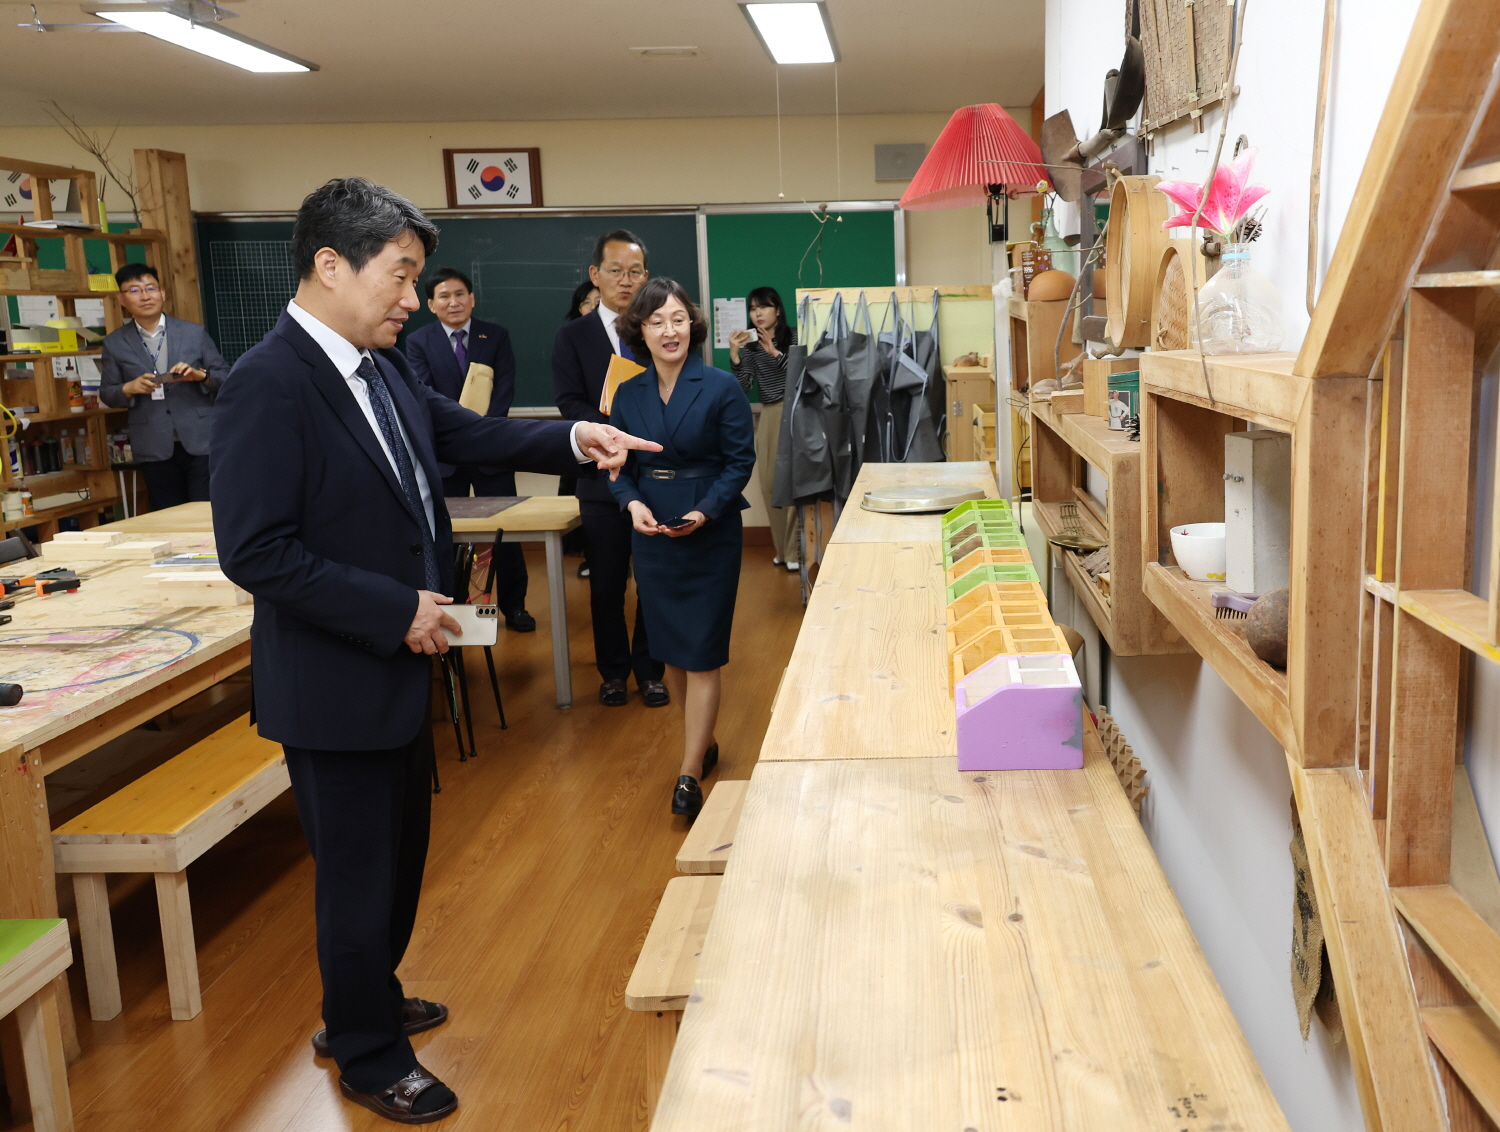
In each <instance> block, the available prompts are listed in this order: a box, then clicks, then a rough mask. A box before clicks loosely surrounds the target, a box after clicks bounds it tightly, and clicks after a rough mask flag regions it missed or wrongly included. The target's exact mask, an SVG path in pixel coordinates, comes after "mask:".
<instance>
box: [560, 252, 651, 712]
mask: <svg viewBox="0 0 1500 1132" xmlns="http://www.w3.org/2000/svg"><path fill="white" fill-rule="evenodd" d="M646 275H647V272H646V246H645V245H644V244H642V243H641V240H640V237H638V236H636V235H634V234H633V233H631V232H627V231H625V230H624V229H616V230H615V231H613V232H606V233H605V234H604V235H603V236H600V237H599V240H598V242H597V243H596V244H595V245H594V260H593V263H592V264H591V265H590V267H589V279H590V280H591V281H592V282H593V284H594V286H595V287H597V288H599V305H598V306H597V307H595V308H594V309H593V310H592V311H591V312H590V313H588V314H586V315H584V316H583V317H582V318H575V319H573V320H572V321H571V322H565V323H563V325H562V328H561V329H560V330H558V332H557V337H556V338H555V339H554V340H553V343H552V393H553V396H554V397H555V398H556V400H557V407H558V409H559V410H560V411H561V412H562V415H563V416H564V417H565V418H567V419H570V420H583V421H601V422H602V421H605V420H608V419H609V418H608V417H606V416H605V415H604V414H603V413H601V412H600V411H599V397H600V394H601V393H603V391H604V375H605V374H606V373H607V372H608V371H609V359H610V358H611V357H612V356H613V355H615V354H620V355H622V356H624V357H627V358H631V359H632V360H637V359H635V356H634V354H633V353H632V352H631V350H630V347H629V346H627V345H625V344H624V343H622V342H621V341H620V336H619V334H618V333H617V332H616V330H615V320H616V319H617V318H619V316H620V315H622V314H624V313H625V308H626V307H628V306H629V305H630V300H631V298H632V297H633V296H634V295H635V292H636V289H637V288H638V287H640V285H641V284H642V283H644V282H645V280H646ZM646 360H647V361H649V360H650V359H646ZM578 510H579V515H580V517H581V518H582V520H583V533H584V536H585V537H586V538H587V539H588V547H589V551H588V563H589V607H590V611H591V612H592V614H593V620H594V662H595V663H596V664H597V665H598V666H599V675H600V676H602V677H604V683H603V684H601V685H600V686H599V702H600V703H602V704H605V705H607V706H609V707H620V706H623V705H624V704H626V703H628V702H629V699H630V693H629V690H628V689H627V688H626V686H625V678H626V677H627V676H629V675H630V674H631V672H632V671H633V672H634V673H635V683H636V687H638V688H639V689H640V690H641V699H643V700H644V701H645V703H646V706H647V707H663V706H664V705H666V704H667V703H669V702H670V700H671V698H670V697H669V696H668V694H667V686H666V684H664V683H663V682H662V674H663V673H664V672H665V671H666V668H665V666H664V665H662V664H661V663H659V662H657V661H654V660H652V659H651V643H650V641H649V640H648V639H647V636H646V616H645V614H644V613H643V612H642V610H641V606H640V603H639V602H637V603H636V610H635V634H634V639H633V640H632V636H631V633H630V630H629V629H628V628H627V627H626V625H625V586H626V582H627V581H628V580H629V578H630V537H631V536H630V516H629V515H627V514H626V513H625V512H624V511H622V510H620V505H619V503H618V502H617V501H616V500H615V497H614V496H613V495H611V494H610V493H609V487H608V485H607V484H606V483H605V481H604V479H603V478H601V477H599V476H597V475H596V474H594V472H593V471H592V470H591V469H589V468H580V469H579V470H578Z"/></svg>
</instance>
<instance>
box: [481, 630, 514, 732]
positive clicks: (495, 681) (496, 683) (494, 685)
mask: <svg viewBox="0 0 1500 1132" xmlns="http://www.w3.org/2000/svg"><path fill="white" fill-rule="evenodd" d="M484 662H485V664H487V665H489V669H490V691H492V692H494V693H495V710H496V711H497V712H499V713H500V730H501V731H508V730H510V724H508V723H506V722H505V705H504V704H502V703H501V702H500V678H499V677H498V676H496V675H495V653H494V650H493V649H491V648H488V647H486V648H485V650H484Z"/></svg>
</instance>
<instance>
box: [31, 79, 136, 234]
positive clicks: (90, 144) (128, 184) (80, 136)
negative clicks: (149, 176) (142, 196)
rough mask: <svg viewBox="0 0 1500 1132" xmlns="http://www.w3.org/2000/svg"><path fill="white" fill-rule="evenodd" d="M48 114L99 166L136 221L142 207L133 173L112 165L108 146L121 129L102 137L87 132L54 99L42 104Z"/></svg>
mask: <svg viewBox="0 0 1500 1132" xmlns="http://www.w3.org/2000/svg"><path fill="white" fill-rule="evenodd" d="M45 107H46V110H47V113H48V115H49V116H50V117H51V118H52V120H53V121H54V122H56V123H57V124H58V125H59V126H60V127H62V131H63V133H65V134H67V135H68V138H69V139H70V140H71V141H72V142H73V144H74V145H76V146H78V148H79V149H81V150H83V151H84V152H85V153H87V154H88V155H89V156H90V157H92V158H93V159H94V160H95V161H97V162H98V163H99V166H100V168H102V169H103V170H104V175H105V176H106V177H108V178H109V179H110V180H111V181H113V182H114V183H115V185H116V186H118V188H119V190H120V191H121V192H122V193H124V194H125V196H126V198H127V199H129V201H130V210H131V212H133V213H135V215H136V217H137V218H139V217H140V214H141V206H140V203H139V201H137V199H136V191H137V190H136V183H135V170H133V169H131V168H130V167H128V166H122V165H119V164H117V163H116V162H115V160H114V158H113V157H112V156H111V154H110V147H111V146H112V145H113V144H114V141H115V135H116V134H117V133H119V132H120V127H119V126H118V125H116V126H115V128H114V129H113V130H111V131H110V132H109V136H108V137H105V136H104V135H103V134H102V133H100V132H99V131H97V130H90V129H88V128H87V127H85V126H84V125H83V124H82V123H80V122H79V121H78V119H77V118H75V117H73V115H71V114H69V113H68V112H67V111H66V110H64V109H63V108H62V107H61V106H59V105H58V104H57V101H56V100H55V99H48V100H47V102H46V103H45Z"/></svg>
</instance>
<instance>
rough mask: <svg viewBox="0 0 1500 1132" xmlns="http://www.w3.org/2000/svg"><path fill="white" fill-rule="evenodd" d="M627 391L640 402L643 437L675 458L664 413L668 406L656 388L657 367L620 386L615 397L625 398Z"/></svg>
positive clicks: (650, 367) (650, 368) (648, 369)
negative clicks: (654, 441) (643, 423)
mask: <svg viewBox="0 0 1500 1132" xmlns="http://www.w3.org/2000/svg"><path fill="white" fill-rule="evenodd" d="M627 390H630V391H632V392H634V394H635V396H636V398H637V399H638V400H639V402H640V406H641V416H642V417H643V418H645V428H644V429H643V430H642V435H643V436H646V437H649V438H651V439H654V440H656V441H657V442H658V443H659V444H661V446H662V448H663V449H664V450H665V453H666V455H668V456H670V457H674V458H675V456H676V450H675V449H673V447H672V436H671V433H670V432H669V431H668V430H667V424H666V420H665V416H666V414H665V413H664V412H663V411H662V410H663V409H665V408H666V406H665V405H663V404H662V403H661V393H659V392H658V391H657V387H656V367H655V366H654V365H653V366H648V367H647V368H646V372H645V373H638V374H636V375H635V376H634V377H632V378H631V379H630V380H629V381H627V382H626V383H625V384H624V385H622V386H620V388H619V390H618V391H617V392H616V393H615V396H616V397H620V396H623V395H625V393H626V391H627Z"/></svg>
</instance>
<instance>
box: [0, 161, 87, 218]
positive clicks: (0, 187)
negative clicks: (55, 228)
mask: <svg viewBox="0 0 1500 1132" xmlns="http://www.w3.org/2000/svg"><path fill="white" fill-rule="evenodd" d="M33 188H34V186H33V184H32V180H31V178H30V177H28V176H27V175H26V174H24V173H17V172H14V171H12V172H9V173H6V174H5V176H4V177H3V178H0V203H3V205H4V206H5V207H6V208H14V209H16V210H17V211H18V212H30V211H31V207H32V205H31V202H32V200H33ZM47 188H48V190H49V194H48V195H50V196H51V197H52V211H53V213H54V214H56V213H59V212H66V211H67V210H68V209H69V208H72V209H77V208H78V203H77V201H76V200H75V199H73V198H74V197H76V195H77V194H76V193H74V192H73V191H72V190H73V188H74V183H73V182H72V181H48V182H47Z"/></svg>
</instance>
